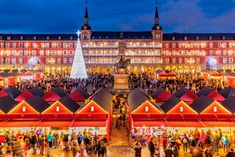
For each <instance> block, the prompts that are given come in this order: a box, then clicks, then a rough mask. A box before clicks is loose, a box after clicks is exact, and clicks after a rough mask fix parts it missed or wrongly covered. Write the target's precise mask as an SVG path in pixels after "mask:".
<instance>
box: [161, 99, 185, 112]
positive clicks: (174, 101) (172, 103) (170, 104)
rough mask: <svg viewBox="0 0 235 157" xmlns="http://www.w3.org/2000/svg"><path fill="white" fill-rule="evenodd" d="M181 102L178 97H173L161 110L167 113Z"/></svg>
mask: <svg viewBox="0 0 235 157" xmlns="http://www.w3.org/2000/svg"><path fill="white" fill-rule="evenodd" d="M180 101H181V100H180V99H179V98H178V97H176V96H174V95H173V96H172V97H171V98H170V99H168V100H167V101H166V102H165V103H163V104H162V105H161V106H160V108H161V109H162V110H163V111H164V112H165V113H167V112H168V111H170V110H171V109H172V108H173V107H174V106H175V105H176V104H178V103H179V102H180Z"/></svg>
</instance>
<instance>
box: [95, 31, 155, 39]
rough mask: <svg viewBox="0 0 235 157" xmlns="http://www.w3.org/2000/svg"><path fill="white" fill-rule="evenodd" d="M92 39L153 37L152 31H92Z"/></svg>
mask: <svg viewBox="0 0 235 157" xmlns="http://www.w3.org/2000/svg"><path fill="white" fill-rule="evenodd" d="M91 39H152V34H151V31H145V32H103V31H94V32H92V36H91Z"/></svg>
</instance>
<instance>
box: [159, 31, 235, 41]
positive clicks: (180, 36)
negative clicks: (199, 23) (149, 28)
mask: <svg viewBox="0 0 235 157" xmlns="http://www.w3.org/2000/svg"><path fill="white" fill-rule="evenodd" d="M173 37H174V38H175V41H184V40H185V37H187V40H188V41H195V40H210V37H211V40H223V39H224V40H235V33H164V34H163V41H173V40H172V39H173Z"/></svg>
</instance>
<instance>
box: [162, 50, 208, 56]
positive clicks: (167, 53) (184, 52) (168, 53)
mask: <svg viewBox="0 0 235 157" xmlns="http://www.w3.org/2000/svg"><path fill="white" fill-rule="evenodd" d="M164 54H165V56H193V55H196V56H205V55H206V51H205V50H201V51H200V50H196V51H195V50H191V51H187V50H182V51H176V50H173V51H169V50H166V51H164Z"/></svg>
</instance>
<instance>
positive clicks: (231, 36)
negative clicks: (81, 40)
mask: <svg viewBox="0 0 235 157" xmlns="http://www.w3.org/2000/svg"><path fill="white" fill-rule="evenodd" d="M0 36H2V39H3V40H7V37H11V40H77V39H78V36H77V34H0ZM21 37H23V38H22V39H21ZM35 37H36V38H35ZM48 37H49V38H48ZM59 37H60V38H61V39H59ZM185 37H187V40H188V41H196V40H201V41H203V40H206V41H208V40H223V39H224V40H235V33H164V34H163V41H173V38H175V39H174V41H184V40H185ZM91 38H92V39H152V34H151V31H138V32H134V31H124V32H112V31H92V37H91ZM0 40H1V39H0Z"/></svg>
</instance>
